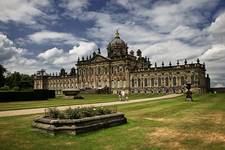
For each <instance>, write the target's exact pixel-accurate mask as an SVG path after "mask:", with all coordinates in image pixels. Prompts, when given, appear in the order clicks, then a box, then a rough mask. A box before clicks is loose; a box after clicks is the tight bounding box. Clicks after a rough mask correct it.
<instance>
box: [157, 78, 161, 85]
mask: <svg viewBox="0 0 225 150" xmlns="http://www.w3.org/2000/svg"><path fill="white" fill-rule="evenodd" d="M158 86H161V78H158Z"/></svg>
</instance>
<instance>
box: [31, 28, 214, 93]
mask: <svg viewBox="0 0 225 150" xmlns="http://www.w3.org/2000/svg"><path fill="white" fill-rule="evenodd" d="M107 52H108V56H107V57H104V56H102V55H101V51H100V49H98V50H97V51H96V52H94V53H93V54H92V56H89V57H88V56H87V57H86V59H85V58H84V57H82V59H81V60H80V59H79V58H78V61H77V64H76V66H75V67H73V68H72V69H71V71H70V73H66V71H65V69H61V71H60V73H55V74H47V73H46V72H45V70H41V71H38V73H37V74H36V75H35V80H34V89H50V90H55V91H56V94H62V90H64V89H82V90H92V91H95V90H98V89H108V90H109V91H110V92H112V93H114V94H116V93H118V92H119V91H121V90H124V91H125V92H126V93H161V92H162V93H181V92H184V90H185V84H186V83H191V84H192V88H193V89H194V90H198V91H206V90H207V89H209V86H210V84H209V83H210V79H209V77H208V75H207V76H206V74H205V71H206V69H205V64H201V63H200V61H199V59H197V62H196V63H191V64H188V63H187V60H186V59H185V61H184V64H180V62H179V61H177V64H176V65H174V66H173V65H172V64H171V63H170V64H169V65H168V66H164V63H163V62H162V64H161V65H160V66H157V64H156V63H155V64H154V65H152V64H151V62H150V61H149V58H146V57H143V56H142V52H141V50H140V49H138V50H137V55H136V56H135V54H134V51H133V50H131V51H130V52H129V53H128V47H127V44H126V43H125V42H124V41H123V40H122V39H121V38H120V35H119V33H118V31H117V32H116V33H115V37H114V39H113V40H112V41H111V42H109V44H108V45H107Z"/></svg>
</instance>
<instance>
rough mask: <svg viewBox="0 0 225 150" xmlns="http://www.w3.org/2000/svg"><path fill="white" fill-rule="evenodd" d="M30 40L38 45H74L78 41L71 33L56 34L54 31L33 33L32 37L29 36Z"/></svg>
mask: <svg viewBox="0 0 225 150" xmlns="http://www.w3.org/2000/svg"><path fill="white" fill-rule="evenodd" d="M28 38H29V39H30V40H31V41H32V42H34V43H37V44H43V43H48V42H55V43H57V42H60V44H62V43H64V44H74V43H75V42H76V40H77V38H76V37H74V36H73V35H72V34H70V33H64V32H54V31H47V30H43V31H40V32H36V33H33V34H31V35H28Z"/></svg>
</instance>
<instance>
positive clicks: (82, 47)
mask: <svg viewBox="0 0 225 150" xmlns="http://www.w3.org/2000/svg"><path fill="white" fill-rule="evenodd" d="M96 49H97V46H96V44H95V43H93V42H84V41H79V42H78V43H77V45H76V46H74V47H73V48H72V49H71V50H69V51H68V52H66V51H64V50H62V49H58V48H51V49H48V50H45V52H43V53H40V54H39V55H38V58H41V59H42V60H44V63H46V64H51V65H55V66H57V67H62V66H66V67H68V66H70V67H71V66H73V65H74V64H75V63H76V61H77V58H78V57H82V56H85V55H90V53H91V52H92V51H94V50H96Z"/></svg>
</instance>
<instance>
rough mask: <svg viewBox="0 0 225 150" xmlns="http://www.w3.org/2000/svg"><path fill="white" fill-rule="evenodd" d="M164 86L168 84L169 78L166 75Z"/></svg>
mask: <svg viewBox="0 0 225 150" xmlns="http://www.w3.org/2000/svg"><path fill="white" fill-rule="evenodd" d="M165 82H166V86H169V80H168V77H166V78H165Z"/></svg>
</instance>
